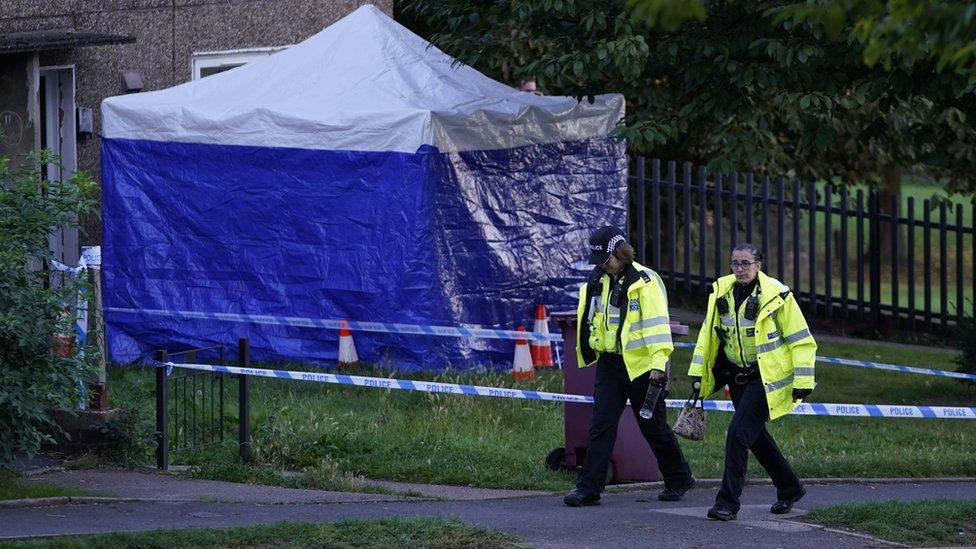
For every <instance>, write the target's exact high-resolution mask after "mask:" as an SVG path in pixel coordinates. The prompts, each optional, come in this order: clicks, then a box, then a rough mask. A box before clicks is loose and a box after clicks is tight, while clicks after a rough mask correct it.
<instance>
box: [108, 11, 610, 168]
mask: <svg viewBox="0 0 976 549" xmlns="http://www.w3.org/2000/svg"><path fill="white" fill-rule="evenodd" d="M102 110H103V115H104V116H103V120H104V124H103V134H104V136H105V137H107V138H115V139H146V140H153V141H168V142H183V143H210V144H226V145H255V146H274V147H296V148H303V149H319V150H350V151H393V152H405V153H414V152H416V151H417V150H418V149H419V148H420V147H421V146H423V145H432V146H434V147H437V148H438V149H439V150H440V151H441V152H453V151H470V150H494V149H509V148H513V147H519V146H524V145H532V144H545V143H555V142H562V141H575V140H580V139H588V138H596V137H605V136H607V135H608V134H610V132H611V131H612V130H613V128H614V127H615V126H616V125H617V123H618V122H619V121H620V119H621V118H622V117H623V110H624V101H623V97H622V96H621V95H619V94H607V95H600V96H597V97H596V98H595V100H594V102H593V103H590V102H588V101H586V100H584V101H576V100H575V99H574V98H572V97H539V96H535V95H533V94H530V93H525V92H520V91H518V90H515V89H514V88H512V87H510V86H508V85H505V84H502V83H500V82H496V81H494V80H492V79H490V78H488V77H487V76H485V75H483V74H481V73H479V72H478V71H476V70H475V69H473V68H471V67H469V66H466V65H460V64H458V63H456V62H455V60H454V59H453V58H451V57H450V56H449V55H447V54H445V53H444V52H442V51H440V50H438V49H437V48H435V47H434V46H432V45H431V44H430V43H429V42H427V41H425V40H424V39H422V38H420V37H419V36H416V35H415V34H413V33H411V32H410V31H409V30H407V29H406V28H405V27H403V26H401V25H400V24H398V23H397V22H395V21H394V20H393V19H391V18H390V17H388V16H387V15H386V14H384V13H383V12H381V11H380V10H379V9H377V8H376V7H374V6H372V5H366V6H363V7H361V8H359V9H357V10H356V11H354V12H353V13H351V14H349V15H348V16H346V17H344V18H343V19H341V20H339V21H337V22H336V23H335V24H333V25H331V26H329V27H327V28H326V29H325V30H323V31H321V32H319V33H318V34H316V35H314V36H312V37H311V38H309V39H308V40H305V41H304V42H302V43H300V44H297V45H295V46H293V47H291V48H288V49H286V50H284V51H281V52H279V53H276V54H274V55H272V56H270V57H268V58H266V59H261V60H258V61H254V62H251V63H248V64H247V65H244V66H242V67H238V68H236V69H233V70H230V71H227V72H224V73H220V74H217V75H214V76H209V77H207V78H204V79H201V80H196V81H192V82H187V83H186V84H182V85H180V86H175V87H173V88H169V89H165V90H160V91H155V92H148V93H141V94H135V95H125V96H118V97H111V98H108V99H106V100H105V101H104V102H103V103H102Z"/></svg>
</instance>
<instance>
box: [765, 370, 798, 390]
mask: <svg viewBox="0 0 976 549" xmlns="http://www.w3.org/2000/svg"><path fill="white" fill-rule="evenodd" d="M791 383H793V374H790V375H789V376H788V377H784V378H783V379H781V380H779V381H775V382H773V383H767V384H766V385H765V388H766V392H767V393H772V392H773V391H778V390H779V389H782V388H783V387H786V386H787V385H789V384H791Z"/></svg>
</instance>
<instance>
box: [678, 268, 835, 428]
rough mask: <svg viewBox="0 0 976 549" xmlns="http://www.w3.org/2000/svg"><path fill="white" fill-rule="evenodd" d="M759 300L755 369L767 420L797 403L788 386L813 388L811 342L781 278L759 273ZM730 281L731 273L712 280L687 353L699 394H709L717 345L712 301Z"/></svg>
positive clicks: (814, 353) (813, 351)
mask: <svg viewBox="0 0 976 549" xmlns="http://www.w3.org/2000/svg"><path fill="white" fill-rule="evenodd" d="M758 276H759V285H760V290H761V294H762V296H761V301H760V304H759V314H758V315H757V316H756V326H755V344H756V358H757V361H758V363H759V374H760V376H761V377H762V383H763V386H764V387H765V389H766V400H767V402H768V404H769V419H776V418H778V417H780V416H783V415H786V414H788V413H790V412H791V411H792V410H793V408H794V407H795V406H796V405H797V403H796V402H794V401H793V389H813V388H814V387H815V386H816V383H815V381H814V371H813V369H814V362H815V361H816V356H817V342H816V341H814V339H813V336H812V335H811V334H810V328H809V327H808V326H807V321H806V319H804V318H803V312H802V311H800V306H799V305H798V304H797V302H796V300H795V299H794V298H793V294H792V293H791V292H790V289H789V288H788V287H786V286H785V285H784V284H783V283H782V282H780V281H778V280H776V279H775V278H771V277H769V276H766V274H765V273H763V272H761V271H760V273H759V275H758ZM735 283H736V280H735V275H728V276H723V277H722V278H719V279H718V280H716V281H715V282H714V283H713V284H712V293H711V295H710V296H709V297H708V309H707V311H706V314H705V322H704V323H703V324H702V328H701V331H700V332H699V333H698V343H697V345H695V351H694V354H693V355H692V358H691V367H690V368H689V369H688V375H689V376H693V377H701V383H702V386H701V394H702V395H703V396H707V395H711V394H712V393H713V392H715V390H716V389H718V387H715V375H714V372H713V371H712V368H713V367H714V366H715V362H716V357H717V356H718V352H719V349H720V348H721V347H722V344H721V342H720V341H719V337H718V334H717V333H716V331H715V328H716V327H717V326H719V325H720V322H721V319H720V316H721V315H719V313H718V311H717V310H716V308H715V301H716V299H717V298H719V297H724V296H726V294H728V293H729V291H730V290H731V289H732V286H733V285H734V284H735Z"/></svg>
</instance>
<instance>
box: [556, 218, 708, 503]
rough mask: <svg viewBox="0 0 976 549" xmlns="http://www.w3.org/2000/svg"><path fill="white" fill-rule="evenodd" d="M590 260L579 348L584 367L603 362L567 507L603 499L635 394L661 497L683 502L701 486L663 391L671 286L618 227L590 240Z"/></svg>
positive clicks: (580, 310) (671, 347)
mask: <svg viewBox="0 0 976 549" xmlns="http://www.w3.org/2000/svg"><path fill="white" fill-rule="evenodd" d="M590 252H591V253H590V258H589V260H590V263H591V264H593V265H597V267H596V269H594V271H593V275H592V276H591V277H590V280H589V281H587V283H586V284H584V285H583V287H582V288H580V297H579V308H578V311H577V332H576V349H577V360H578V364H579V365H580V367H587V366H592V365H593V364H594V363H595V364H596V378H595V382H594V387H593V423H592V425H591V426H590V440H589V446H588V447H587V451H586V458H585V459H584V460H583V469H582V471H580V473H579V475H578V477H577V479H576V489H575V490H573V491H572V492H570V493H569V494H566V497H564V498H563V501H564V502H565V503H566V505H569V506H572V507H579V506H584V505H598V504H599V503H600V493H601V492H603V488H604V483H605V482H606V475H607V467H608V466H609V465H610V455H611V454H612V453H613V444H614V441H615V440H616V436H617V423H618V422H619V421H620V414H621V413H623V411H624V407H625V406H626V402H627V399H628V398H629V399H630V402H631V409H632V411H633V413H634V417H636V418H637V424H638V426H639V427H640V430H641V433H642V434H643V435H644V438H645V439H647V443H648V444H649V445H650V446H651V450H652V451H653V452H654V456H655V457H656V458H657V463H658V467H659V468H660V469H661V474H662V476H663V477H664V486H665V488H664V491H663V492H661V493H660V494H659V495H658V499H660V500H661V501H678V500H680V499H681V497H682V496H683V495H684V494H685V492H687V491H688V490H689V489H690V488H691V487H692V486H694V484H695V477H694V476H692V474H691V468H690V467H689V466H688V462H687V461H686V460H685V457H684V455H683V454H682V453H681V447H680V446H678V441H677V439H676V438H675V436H674V433H672V432H671V428H670V427H669V426H668V423H667V411H666V408H665V402H664V398H665V397H666V396H667V391H666V390H663V387H664V386H665V384H666V382H667V376H666V369H667V365H668V357H669V356H670V355H671V351H673V350H674V345H673V344H672V343H671V327H670V321H669V318H668V302H667V296H666V294H665V292H664V284H663V283H662V282H661V278H660V277H659V276H658V275H657V273H655V272H654V271H652V270H650V269H648V268H646V267H644V266H642V265H640V264H639V263H637V262H635V261H634V248H633V247H631V246H630V244H628V243H627V240H626V237H625V236H624V233H623V232H621V230H620V229H618V228H616V227H603V228H601V229H599V230H598V231H596V232H595V233H594V234H593V236H592V237H591V238H590ZM651 383H655V384H657V386H658V387H661V388H662V396H661V397H660V398H659V399H658V401H657V405H656V406H655V408H654V413H653V415H652V417H651V418H650V419H644V418H642V417H641V416H640V414H639V409H640V407H641V404H642V403H643V402H644V398H645V396H646V395H647V390H648V387H649V385H650V384H651Z"/></svg>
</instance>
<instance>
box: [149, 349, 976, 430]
mask: <svg viewBox="0 0 976 549" xmlns="http://www.w3.org/2000/svg"><path fill="white" fill-rule="evenodd" d="M155 365H156V366H157V367H160V368H162V367H165V368H166V369H167V375H168V374H169V372H171V371H172V369H173V368H186V369H190V370H202V371H205V372H222V373H225V374H239V375H249V376H258V377H269V378H276V379H291V380H297V381H314V382H318V383H333V384H338V385H354V386H357V387H373V388H378V389H400V390H405V391H421V392H425V393H442V394H455V395H468V396H487V397H498V398H518V399H528V400H547V401H554V402H574V403H580V404H592V403H593V397H591V396H584V395H571V394H564V393H547V392H544V391H529V390H525V389H511V388H508V387H483V386H479V385H460V384H456V383H439V382H436V381H415V380H408V379H393V378H385V377H366V376H352V375H346V374H330V373H325V372H300V371H291V370H268V369H264V368H240V367H238V366H219V365H213V364H176V363H173V362H156V363H155ZM684 404H685V401H683V400H678V399H671V400H668V401H667V405H668V407H669V408H681V407H682V406H684ZM702 405H703V407H704V408H705V409H706V410H715V411H719V412H733V411H734V408H733V407H732V402H731V401H728V400H706V401H704V402H703V403H702ZM792 413H793V414H796V415H804V416H841V417H887V418H927V419H976V407H971V408H967V407H951V406H898V405H894V404H827V403H819V402H813V403H804V404H801V405H799V406H797V408H796V409H795V410H793V412H792Z"/></svg>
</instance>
